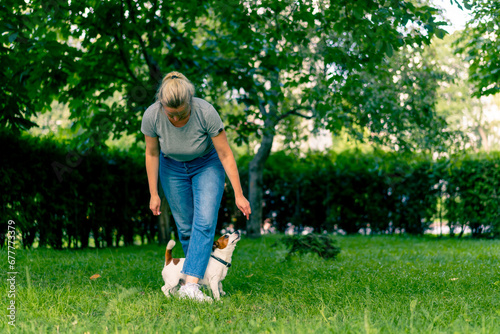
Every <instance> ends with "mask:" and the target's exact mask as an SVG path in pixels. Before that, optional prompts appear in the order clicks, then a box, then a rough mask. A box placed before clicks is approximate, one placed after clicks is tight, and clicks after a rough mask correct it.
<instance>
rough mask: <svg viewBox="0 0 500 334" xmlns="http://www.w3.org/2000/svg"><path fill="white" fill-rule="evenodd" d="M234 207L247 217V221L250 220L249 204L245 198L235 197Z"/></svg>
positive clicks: (250, 210)
mask: <svg viewBox="0 0 500 334" xmlns="http://www.w3.org/2000/svg"><path fill="white" fill-rule="evenodd" d="M236 206H237V207H238V209H240V211H241V212H243V214H244V215H245V217H247V220H248V219H250V214H251V213H252V209H251V208H250V202H248V201H247V199H246V198H245V196H238V197H236Z"/></svg>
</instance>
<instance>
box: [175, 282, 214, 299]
mask: <svg viewBox="0 0 500 334" xmlns="http://www.w3.org/2000/svg"><path fill="white" fill-rule="evenodd" d="M177 295H178V296H179V298H189V299H192V300H196V301H199V302H209V303H211V302H212V298H210V297H209V296H206V295H205V294H204V293H203V292H201V290H200V285H199V284H196V283H186V285H184V286H181V288H180V289H179V292H177Z"/></svg>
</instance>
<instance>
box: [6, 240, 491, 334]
mask: <svg viewBox="0 0 500 334" xmlns="http://www.w3.org/2000/svg"><path fill="white" fill-rule="evenodd" d="M276 240H277V236H269V237H264V238H262V239H260V240H248V239H243V240H241V241H240V243H239V245H238V247H237V248H236V251H235V254H234V256H233V267H231V269H230V270H229V274H228V276H227V277H226V280H225V281H224V287H225V291H226V292H227V293H228V295H227V296H225V297H223V298H222V301H223V302H222V303H214V304H211V305H210V304H200V303H195V302H191V301H187V300H178V299H175V298H170V299H167V298H166V297H165V296H164V295H163V293H162V292H161V290H160V287H161V286H162V285H163V281H162V278H161V269H162V265H163V256H164V250H165V248H164V247H163V246H157V245H147V246H133V247H126V248H119V249H99V250H97V249H88V250H66V251H54V250H47V249H35V250H18V251H17V254H16V268H17V270H18V271H19V274H18V275H17V282H16V293H17V297H16V306H17V319H16V328H15V329H12V328H11V327H10V326H9V325H8V324H7V317H6V316H4V317H3V318H2V320H3V321H2V322H1V325H0V331H1V332H2V333H5V332H7V331H11V332H21V333H48V332H50V333H57V332H59V333H85V332H90V333H106V332H112V333H115V332H118V333H156V332H157V333H196V332H198V333H216V332H217V333H500V242H499V241H493V240H454V239H451V240H450V239H443V240H437V239H433V238H429V237H425V238H410V237H399V236H377V237H366V236H355V237H339V238H338V242H339V245H340V247H341V248H342V251H341V253H340V255H339V256H338V258H337V259H335V260H323V259H321V258H319V257H318V256H317V255H314V254H306V255H304V256H301V257H297V256H295V257H292V258H291V259H290V260H288V261H285V255H286V249H285V248H284V246H282V245H281V244H278V246H274V244H275V243H276ZM181 252H182V251H181V250H180V245H179V244H177V246H176V247H175V249H174V256H179V255H180V253H181ZM1 254H2V258H3V259H4V261H3V262H4V263H3V267H2V269H3V271H2V273H3V277H2V285H3V287H4V288H3V289H2V291H5V292H4V297H3V298H2V299H1V300H2V304H1V307H2V309H3V310H4V314H6V311H5V310H6V305H7V304H6V303H7V302H8V298H7V284H6V274H5V273H6V272H7V271H8V268H7V263H6V262H7V261H6V259H7V254H6V250H5V249H4V250H2V251H1ZM96 273H97V274H99V275H101V278H99V279H97V280H90V279H89V277H90V276H92V275H93V274H96Z"/></svg>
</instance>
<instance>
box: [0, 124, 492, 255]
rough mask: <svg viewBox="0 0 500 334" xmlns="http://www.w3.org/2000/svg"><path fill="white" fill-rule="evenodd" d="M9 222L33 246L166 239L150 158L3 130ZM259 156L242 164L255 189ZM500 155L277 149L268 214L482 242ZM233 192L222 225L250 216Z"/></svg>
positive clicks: (1, 177) (319, 226)
mask: <svg viewBox="0 0 500 334" xmlns="http://www.w3.org/2000/svg"><path fill="white" fill-rule="evenodd" d="M0 143H1V144H2V147H3V153H2V160H3V163H2V168H1V174H0V182H1V185H2V188H3V189H4V191H3V192H2V195H1V197H2V203H3V205H2V209H1V210H3V212H2V213H3V217H5V218H4V219H3V220H2V221H1V222H0V225H1V228H2V231H4V233H0V244H1V245H4V244H5V237H6V235H5V233H6V232H7V222H8V220H9V219H12V220H14V221H15V222H16V227H17V228H18V231H19V232H18V233H20V235H21V237H22V243H23V245H24V246H25V247H31V246H32V245H33V243H34V242H35V241H38V244H39V245H40V246H42V247H43V246H50V247H53V248H63V247H88V246H89V239H90V237H93V239H94V241H95V244H96V246H97V247H105V246H113V245H114V246H117V245H119V243H120V241H123V242H124V243H125V244H126V245H129V244H132V243H133V242H134V240H135V238H136V237H137V236H139V237H140V238H142V240H148V241H150V242H153V241H155V240H157V239H158V221H157V217H154V216H152V215H151V213H150V212H149V190H148V184H147V178H146V172H145V167H144V158H143V155H142V154H141V153H138V154H135V155H134V154H131V153H130V152H128V153H127V152H119V151H113V152H112V151H106V150H103V149H97V148H96V149H92V147H91V149H88V150H87V151H82V150H78V149H75V148H72V147H71V146H68V145H65V144H61V143H57V142H56V141H54V140H51V139H42V140H41V139H39V138H30V137H27V136H21V137H19V136H14V135H13V134H10V133H7V132H0ZM250 159H251V157H250V156H243V157H241V158H240V159H239V161H238V166H239V167H240V174H241V179H242V183H243V187H248V184H247V180H248V162H249V161H250ZM499 165H500V154H499V153H498V152H497V153H491V154H480V155H463V156H460V157H451V158H448V159H441V160H438V161H434V160H433V159H431V158H430V157H426V156H419V155H412V156H401V155H398V154H395V153H390V152H389V153H387V152H382V151H375V152H374V153H370V154H366V153H362V152H359V151H346V152H343V153H341V154H334V153H331V152H326V153H318V152H316V153H314V152H313V153H308V154H307V155H306V156H305V157H302V158H298V157H296V156H295V155H292V154H286V153H284V152H277V153H274V154H272V155H271V156H270V158H269V159H268V161H267V163H266V169H265V174H264V183H265V189H264V194H265V195H264V199H265V200H264V203H263V205H264V206H263V208H264V216H265V217H267V218H268V219H269V220H270V221H271V222H273V224H274V225H275V226H276V228H277V229H278V230H279V231H284V230H285V229H287V228H288V227H289V226H290V225H293V226H296V227H297V229H298V230H300V229H301V228H304V227H306V226H308V227H312V228H314V230H315V232H319V233H321V232H323V231H327V232H333V231H336V230H339V229H342V230H343V231H344V232H345V233H348V234H352V233H357V232H359V231H360V230H361V229H369V230H370V231H371V233H409V234H422V233H424V232H425V231H426V230H427V229H428V227H429V225H430V224H431V223H432V222H433V221H435V220H439V219H443V220H446V221H447V222H448V225H449V226H450V228H452V232H454V228H457V229H456V232H458V233H460V232H461V231H463V230H464V228H465V227H470V228H471V230H472V235H473V236H474V237H479V236H483V237H498V236H499V235H500V205H499V204H500V199H499V196H498V189H499V182H500V168H499ZM233 197H234V196H233V194H232V190H231V188H230V187H226V191H225V194H224V197H223V203H222V205H221V210H220V212H219V222H218V229H220V228H222V227H223V226H225V225H228V224H230V223H234V224H235V225H236V228H241V229H244V228H245V218H244V217H243V216H242V215H240V214H239V213H238V211H237V209H236V207H235V205H234V200H233Z"/></svg>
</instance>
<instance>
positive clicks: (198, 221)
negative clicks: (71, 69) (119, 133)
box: [141, 72, 251, 301]
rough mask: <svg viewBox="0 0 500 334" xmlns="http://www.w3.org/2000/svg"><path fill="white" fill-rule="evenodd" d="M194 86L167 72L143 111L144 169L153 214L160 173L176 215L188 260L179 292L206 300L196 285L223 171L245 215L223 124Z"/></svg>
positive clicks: (204, 261)
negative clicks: (184, 282)
mask: <svg viewBox="0 0 500 334" xmlns="http://www.w3.org/2000/svg"><path fill="white" fill-rule="evenodd" d="M193 95H194V86H193V84H192V83H191V82H190V81H189V80H188V79H187V78H186V77H185V76H184V75H182V74H181V73H179V72H171V73H169V74H167V75H166V76H165V77H164V78H163V81H162V84H161V86H160V88H159V89H158V92H157V95H156V99H157V101H156V102H155V103H154V104H152V105H151V106H150V107H149V108H148V109H147V110H146V112H145V113H144V117H143V119H142V126H141V131H142V133H144V135H145V137H146V171H147V175H148V183H149V191H150V193H151V200H150V203H149V208H150V209H151V211H152V212H153V214H154V215H159V214H160V213H161V212H160V197H159V196H158V188H157V184H158V175H159V176H160V181H161V185H162V187H163V191H164V193H165V195H166V198H167V201H168V204H169V205H170V209H171V211H172V214H173V216H174V220H175V223H176V225H177V230H178V233H179V239H180V241H181V244H182V249H183V250H184V254H185V255H186V261H185V263H184V267H183V269H182V273H184V274H186V275H187V278H186V284H185V285H184V286H182V287H181V288H180V289H179V296H180V297H182V298H184V297H187V298H191V299H194V300H198V301H210V300H211V298H210V297H208V296H205V295H204V294H203V293H202V292H201V291H200V289H199V285H198V281H199V280H200V279H201V278H203V276H204V274H205V270H206V268H207V265H208V260H209V258H210V253H211V251H212V244H213V240H214V235H215V226H216V224H217V214H218V211H219V206H220V202H221V199H222V193H223V191H224V182H225V174H224V171H225V172H226V174H227V176H228V177H229V180H230V181H231V185H232V186H233V189H234V193H235V196H236V206H237V207H238V208H239V209H240V210H241V211H242V212H243V214H244V215H245V216H246V217H247V219H248V218H249V216H250V214H251V210H250V204H249V202H248V201H247V199H246V198H245V197H244V196H243V191H242V189H241V184H240V178H239V175H238V169H237V167H236V161H235V159H234V156H233V152H232V151H231V148H230V147H229V144H228V141H227V137H226V133H225V131H224V124H223V123H222V121H221V119H220V116H219V114H218V113H217V111H216V110H215V109H214V107H213V106H212V105H211V104H209V103H208V102H206V101H205V100H202V99H199V98H196V97H193Z"/></svg>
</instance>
